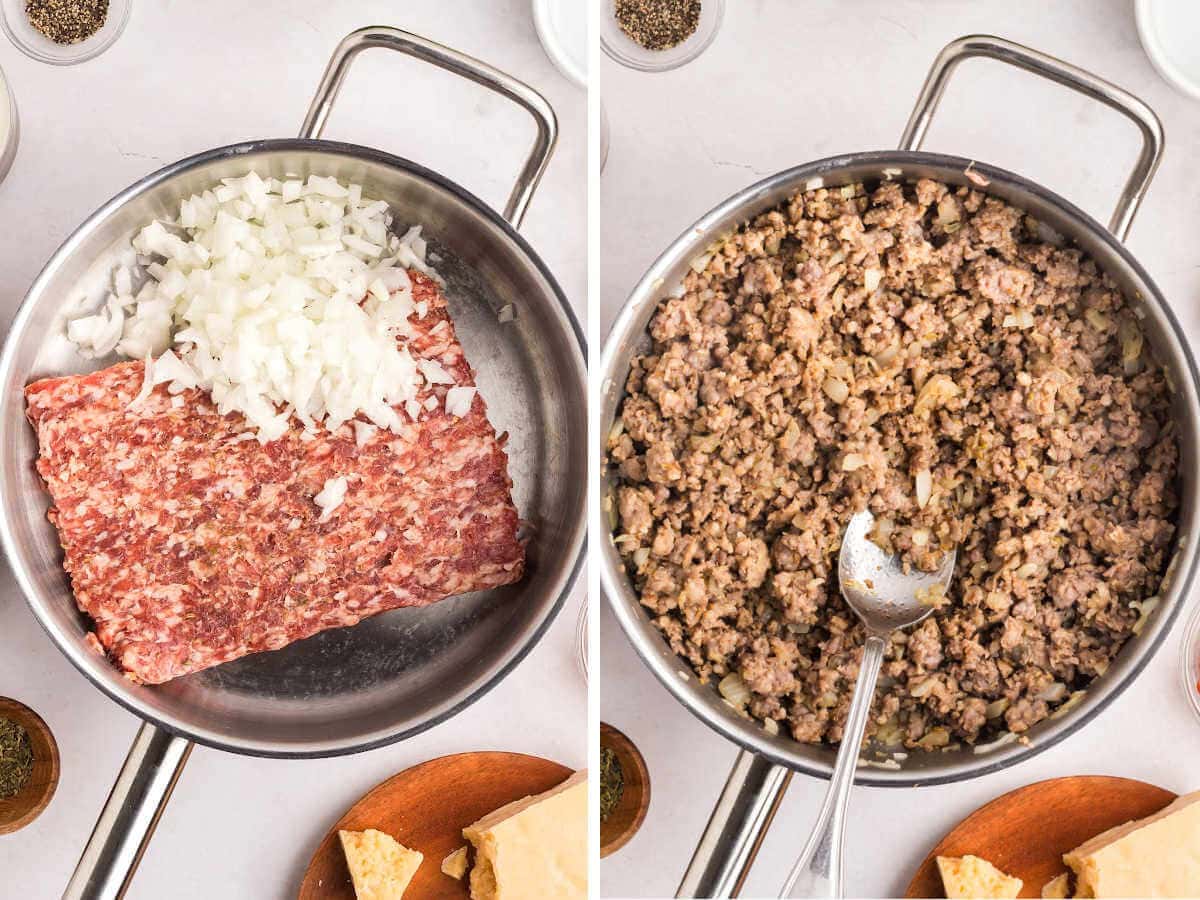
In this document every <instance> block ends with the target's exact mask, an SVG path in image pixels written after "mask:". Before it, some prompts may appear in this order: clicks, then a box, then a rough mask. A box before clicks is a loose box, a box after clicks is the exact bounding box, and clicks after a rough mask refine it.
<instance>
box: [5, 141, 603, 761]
mask: <svg viewBox="0 0 1200 900" xmlns="http://www.w3.org/2000/svg"><path fill="white" fill-rule="evenodd" d="M277 151H305V152H310V153H317V154H338V155H344V156H350V157H354V158H359V159H366V160H368V161H372V162H378V163H381V164H383V165H386V166H390V167H393V168H397V169H400V170H402V171H405V172H408V173H411V174H413V175H416V176H417V177H418V178H420V179H422V180H425V181H428V182H430V183H432V184H433V185H435V186H437V187H438V188H440V189H442V190H444V191H446V192H447V193H449V194H451V195H452V196H454V197H455V198H456V199H458V200H459V201H461V202H462V203H464V204H465V205H466V206H468V207H469V208H471V209H472V210H473V211H474V212H476V213H478V214H479V215H480V216H482V217H483V218H485V219H486V220H487V221H488V222H489V223H491V224H492V225H494V226H495V227H497V228H499V229H500V230H501V231H502V232H503V233H504V235H505V236H506V237H507V238H508V239H509V240H511V241H512V242H513V243H514V244H515V245H516V247H517V249H518V250H519V251H520V252H521V254H522V255H523V256H524V257H525V259H526V260H527V261H528V262H530V263H531V264H532V265H533V267H534V268H535V269H536V270H537V272H538V274H539V275H540V276H541V277H542V278H543V279H544V280H545V282H546V284H547V285H548V286H549V288H550V292H551V293H552V294H553V296H554V299H555V301H556V302H557V304H558V308H559V310H560V312H561V313H562V314H563V317H564V319H565V321H566V323H567V328H568V330H569V331H570V334H571V336H572V337H574V343H573V344H572V347H573V349H574V350H575V351H576V354H577V360H576V362H577V364H578V367H579V370H580V372H581V373H583V379H584V381H583V383H584V393H585V394H586V372H587V341H586V338H585V336H584V333H583V330H582V328H581V327H580V324H579V319H578V317H577V316H576V314H575V311H574V309H573V308H572V307H571V304H570V303H569V302H568V301H567V298H566V295H565V294H564V293H563V290H562V287H561V286H560V285H559V283H558V280H557V279H556V278H555V277H554V275H553V273H551V272H550V270H549V268H548V267H547V266H546V264H545V262H543V260H542V259H541V257H540V256H539V255H538V254H537V252H536V251H535V250H534V249H533V248H532V247H531V246H530V244H529V242H528V241H526V240H525V238H524V237H522V236H521V234H520V233H519V232H518V231H517V230H516V229H515V228H514V227H513V226H512V224H511V223H509V222H508V221H507V220H506V219H505V218H504V217H503V216H501V215H500V214H499V213H498V212H496V211H495V210H494V209H492V208H491V207H490V206H489V205H488V204H486V203H484V202H483V201H482V200H481V199H479V198H478V197H477V196H475V195H474V194H472V193H471V192H470V191H467V190H466V189H465V188H463V187H462V186H461V185H459V184H458V183H456V182H454V181H452V180H450V179H448V178H446V177H445V176H443V175H440V174H439V173H437V172H435V171H433V170H431V169H429V168H426V167H425V166H422V165H421V164H419V163H416V162H413V161H411V160H408V159H406V158H404V157H401V156H397V155H395V154H392V153H388V152H386V151H383V150H378V149H376V148H373V147H367V146H363V145H360V144H353V143H347V142H342V141H328V140H317V139H311V138H267V139H256V140H250V141H240V142H237V143H234V144H227V145H225V146H221V147H216V148H211V149H208V150H204V151H201V152H199V153H195V154H192V155H190V156H186V157H184V158H182V159H180V160H177V161H176V162H173V163H170V164H168V165H166V166H163V167H161V168H159V169H157V170H156V171H154V172H151V173H150V174H149V175H146V176H144V177H142V178H141V179H139V180H137V181H135V182H134V183H133V184H131V185H129V186H128V187H126V188H124V189H123V190H122V191H120V192H118V193H117V194H115V195H113V196H112V197H111V198H109V199H108V200H106V201H105V202H104V203H102V204H101V205H100V206H99V207H97V208H96V209H95V210H94V211H93V212H92V213H90V214H89V215H88V216H87V217H86V218H84V219H83V221H82V222H81V223H80V224H79V225H78V226H76V227H75V228H74V229H72V231H71V232H70V233H69V234H68V235H67V237H66V238H64V239H63V241H62V242H61V243H60V245H59V246H58V248H57V249H56V250H55V251H54V253H53V254H51V256H50V258H49V259H48V260H47V261H46V263H45V264H44V265H43V266H42V268H41V269H40V270H39V272H38V274H37V276H36V277H35V278H34V279H33V281H32V282H31V283H30V286H29V288H28V289H27V290H26V292H25V295H24V297H23V298H22V299H21V303H20V305H19V306H18V308H17V311H16V314H15V315H14V316H13V318H12V321H11V322H10V323H9V329H8V333H7V335H6V336H5V339H4V344H3V347H2V348H0V380H2V379H3V378H4V377H5V375H6V373H8V372H9V370H10V369H11V367H12V365H13V358H14V355H15V352H16V351H15V348H16V345H17V342H18V339H19V336H20V335H21V334H22V333H23V332H24V330H25V328H26V324H27V321H28V319H29V317H30V315H31V314H32V302H31V299H32V298H33V297H35V296H36V295H38V294H39V293H40V292H41V291H42V290H43V289H44V286H45V282H46V281H47V280H48V279H49V278H50V277H51V275H52V274H53V271H54V270H55V269H56V268H57V267H58V265H59V264H60V263H61V262H62V261H63V260H65V259H66V258H68V257H69V256H70V255H71V254H72V253H74V252H75V249H76V247H77V245H78V243H79V242H80V241H81V240H82V239H83V238H84V237H85V236H86V235H87V234H88V233H90V231H91V230H92V229H93V227H95V226H96V225H97V224H98V223H100V222H101V221H103V220H105V219H106V218H107V217H109V216H110V215H112V214H113V213H115V212H116V211H118V210H119V209H120V208H121V207H123V206H124V205H125V204H126V203H128V202H130V201H131V200H133V199H134V198H136V197H138V196H139V195H141V194H143V193H145V192H146V191H149V190H151V189H152V188H154V187H156V186H158V185H159V184H162V183H164V182H167V181H169V180H171V179H172V178H175V177H177V176H179V175H181V174H183V173H185V172H187V171H189V170H191V169H194V168H197V167H199V166H201V165H204V164H206V163H209V162H212V161H214V160H217V159H222V158H226V157H243V156H244V157H251V156H254V155H257V154H264V153H272V152H277ZM12 499H13V498H11V497H10V496H9V493H8V490H7V487H6V485H5V483H4V479H0V505H2V506H3V507H4V508H5V509H7V508H9V507H10V506H11V503H12ZM586 524H587V505H586V501H585V502H584V505H583V508H582V510H581V512H580V514H579V516H578V518H577V521H576V523H575V528H574V534H573V535H572V537H571V541H570V542H569V543H568V544H567V545H566V547H565V550H566V553H567V555H566V556H565V557H564V559H567V560H569V567H568V568H567V571H566V572H565V574H564V575H563V576H562V578H561V587H560V588H559V590H558V594H557V596H556V597H555V599H554V603H553V604H552V606H551V607H550V608H549V609H548V610H547V611H546V613H545V614H544V615H543V617H542V620H541V621H540V622H539V623H538V624H537V626H536V627H535V628H534V629H533V630H532V631H531V632H529V634H527V635H526V637H525V639H524V641H523V643H522V645H521V646H520V647H519V648H517V650H516V651H515V652H514V653H513V654H512V656H511V657H510V658H509V659H507V660H505V661H504V662H503V664H501V665H500V666H498V667H497V668H496V669H495V670H494V671H492V672H491V673H490V674H489V675H488V676H487V677H486V678H485V679H484V680H483V681H482V683H480V684H479V685H477V686H476V687H474V688H473V689H471V690H470V691H469V692H468V693H467V694H466V695H465V696H464V697H462V699H460V700H459V701H458V702H457V703H454V704H453V705H451V706H449V707H447V708H445V709H442V710H440V711H438V712H437V713H435V714H434V715H432V716H429V717H428V718H425V719H423V720H421V721H419V722H417V723H416V724H415V725H411V726H408V727H403V728H398V729H396V730H394V731H389V732H388V733H386V734H383V735H380V736H372V737H370V738H369V739H367V740H361V739H353V740H342V741H332V742H327V743H322V741H321V740H319V739H318V740H313V741H308V742H305V744H303V745H301V746H300V747H291V746H288V747H284V748H282V749H281V748H280V747H279V746H278V745H277V744H276V742H272V741H264V740H256V739H250V740H229V739H228V738H227V737H224V736H221V735H217V734H214V733H212V732H209V731H207V730H205V729H194V728H192V727H190V726H189V725H188V723H186V722H184V721H181V720H178V719H177V718H176V717H170V716H162V715H158V714H156V713H154V712H152V711H151V710H149V709H147V708H145V706H144V704H142V703H141V702H140V701H138V700H137V699H136V698H135V697H132V696H130V695H128V694H127V692H126V691H124V690H120V689H118V688H116V687H114V686H113V685H111V684H108V683H105V682H102V681H100V680H98V679H96V678H94V677H93V676H92V673H91V672H89V671H88V670H87V668H86V667H85V666H84V665H83V663H82V661H81V660H80V659H79V658H78V656H77V652H76V651H78V649H79V648H78V646H77V642H76V641H73V640H71V639H69V637H68V636H67V635H65V634H61V633H59V631H58V630H57V629H55V628H53V627H52V626H51V625H50V623H49V622H48V621H47V619H46V617H43V615H42V613H41V611H40V610H41V606H42V604H41V603H40V601H37V600H35V597H36V596H37V592H36V591H35V589H34V587H33V584H32V582H31V579H30V577H29V573H28V566H27V565H26V564H25V560H24V558H23V556H22V554H21V552H20V549H19V547H18V546H17V542H16V540H15V538H14V536H13V534H12V533H11V530H10V528H9V525H8V521H7V518H6V517H0V545H2V546H3V551H4V556H5V557H6V559H7V560H8V564H9V568H10V569H11V571H12V574H13V578H14V580H15V581H16V583H17V586H18V588H19V589H20V591H21V595H22V597H23V598H24V600H25V603H26V605H27V606H28V607H29V609H30V611H31V612H32V613H33V616H34V618H35V619H36V620H37V622H38V624H39V626H41V628H42V630H43V631H45V632H46V634H47V635H49V637H50V640H51V642H52V643H53V644H54V646H55V649H56V650H57V651H58V652H60V653H61V654H62V655H63V656H65V657H66V658H67V660H69V661H70V663H71V665H72V666H74V667H75V669H77V670H78V671H79V672H80V673H81V674H82V675H83V676H84V678H85V679H87V681H88V682H89V683H91V684H92V685H93V686H94V687H95V688H97V689H98V690H100V691H101V692H102V693H103V694H104V695H105V696H106V697H108V698H109V699H110V700H113V701H114V702H116V703H117V704H118V705H120V706H121V707H122V708H124V709H126V710H128V711H129V712H131V713H133V714H134V715H135V716H137V717H138V718H139V719H141V720H142V721H145V722H148V723H149V724H151V725H153V726H155V727H156V728H159V729H161V730H162V731H164V732H167V733H169V734H172V735H174V736H176V737H180V738H184V739H186V740H189V741H192V742H194V743H197V744H200V745H202V746H206V747H212V748H213V749H217V750H223V751H226V752H230V753H237V754H240V755H244V756H253V757H262V758H276V759H314V758H328V757H336V756H347V755H350V754H354V753H360V752H364V751H367V750H373V749H377V748H379V747H385V746H388V745H390V744H394V743H397V742H399V741H403V740H407V739H409V738H412V737H415V736H417V735H419V734H421V733H422V732H424V731H427V730H429V729H430V728H433V727H435V726H437V725H440V724H441V723H443V722H445V721H447V720H448V719H451V718H453V717H454V716H456V715H458V714H459V713H460V712H462V711H463V710H465V709H466V708H467V707H469V706H471V705H472V704H474V703H475V702H476V701H477V700H479V699H481V698H482V697H484V696H485V695H486V694H488V693H489V692H490V691H491V690H492V689H493V688H495V687H496V686H497V685H498V684H499V683H500V682H501V681H503V680H504V679H505V678H506V677H507V676H508V675H509V674H510V673H511V672H512V671H513V670H514V669H515V668H516V667H517V666H518V665H519V664H520V663H521V662H522V661H523V660H524V659H525V658H526V657H527V656H528V655H529V653H530V652H532V650H533V649H534V647H536V646H537V645H538V644H539V643H540V642H541V640H542V638H543V637H544V636H545V634H546V632H547V631H548V630H549V629H550V626H551V625H552V624H553V623H554V621H555V619H557V617H558V614H559V613H560V612H561V611H562V608H563V606H564V605H565V603H566V600H567V598H568V597H569V596H570V595H571V593H572V592H573V591H574V588H575V586H576V584H577V582H578V579H579V573H580V571H581V570H582V567H583V560H584V559H585V558H586V551H587V528H586Z"/></svg>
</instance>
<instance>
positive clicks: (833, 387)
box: [822, 378, 850, 403]
mask: <svg viewBox="0 0 1200 900" xmlns="http://www.w3.org/2000/svg"><path fill="white" fill-rule="evenodd" d="M822 388H823V390H824V391H825V393H826V395H827V396H828V397H829V399H830V400H832V401H833V402H834V403H845V402H846V398H847V397H849V396H850V387H849V385H847V384H846V382H844V381H842V379H840V378H826V379H825V384H824V385H823V386H822Z"/></svg>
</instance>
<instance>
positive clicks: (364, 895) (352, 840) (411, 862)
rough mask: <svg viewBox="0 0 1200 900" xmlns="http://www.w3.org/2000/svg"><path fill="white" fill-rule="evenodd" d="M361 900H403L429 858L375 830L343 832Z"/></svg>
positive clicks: (355, 885)
mask: <svg viewBox="0 0 1200 900" xmlns="http://www.w3.org/2000/svg"><path fill="white" fill-rule="evenodd" d="M338 837H339V838H341V840H342V851H343V852H344V853H345V854H346V865H347V866H349V868H350V878H351V879H352V880H353V881H354V896H355V897H356V898H358V900H401V898H402V897H403V896H404V891H405V889H406V888H407V887H408V883H409V882H410V881H412V877H413V876H414V875H415V874H417V869H418V868H419V867H420V865H421V860H423V859H424V858H425V857H424V856H422V855H421V854H420V853H418V852H417V851H416V850H409V849H408V848H407V847H405V846H404V845H403V844H401V843H399V842H398V841H396V840H395V839H393V838H392V837H391V836H390V835H386V834H384V833H383V832H382V831H376V830H375V829H374V828H368V829H367V830H366V831H339V832H338Z"/></svg>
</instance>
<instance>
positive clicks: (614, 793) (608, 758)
mask: <svg viewBox="0 0 1200 900" xmlns="http://www.w3.org/2000/svg"><path fill="white" fill-rule="evenodd" d="M624 792H625V773H624V772H623V771H621V761H620V760H619V759H617V754H616V753H614V752H613V751H612V749H611V748H609V747H602V748H601V749H600V821H601V822H603V821H604V820H605V819H607V818H608V817H609V816H611V815H612V813H613V810H614V809H616V808H617V804H619V803H620V802H621V794H623V793H624Z"/></svg>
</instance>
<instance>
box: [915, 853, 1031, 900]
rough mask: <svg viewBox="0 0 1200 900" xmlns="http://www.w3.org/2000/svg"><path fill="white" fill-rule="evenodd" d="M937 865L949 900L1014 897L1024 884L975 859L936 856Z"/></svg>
mask: <svg viewBox="0 0 1200 900" xmlns="http://www.w3.org/2000/svg"><path fill="white" fill-rule="evenodd" d="M937 864H938V871H939V872H941V874H942V886H943V887H944V888H945V889H946V896H947V897H948V898H950V900H983V898H989V900H990V898H993V897H995V898H1010V897H1015V896H1017V894H1019V893H1021V887H1022V885H1023V884H1024V882H1023V881H1021V879H1020V878H1013V877H1012V876H1011V875H1005V874H1004V873H1003V872H1001V871H1000V870H999V869H997V868H996V867H995V866H993V865H992V864H991V863H990V862H988V861H987V860H986V859H980V858H979V857H978V856H939V857H938V858H937Z"/></svg>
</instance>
